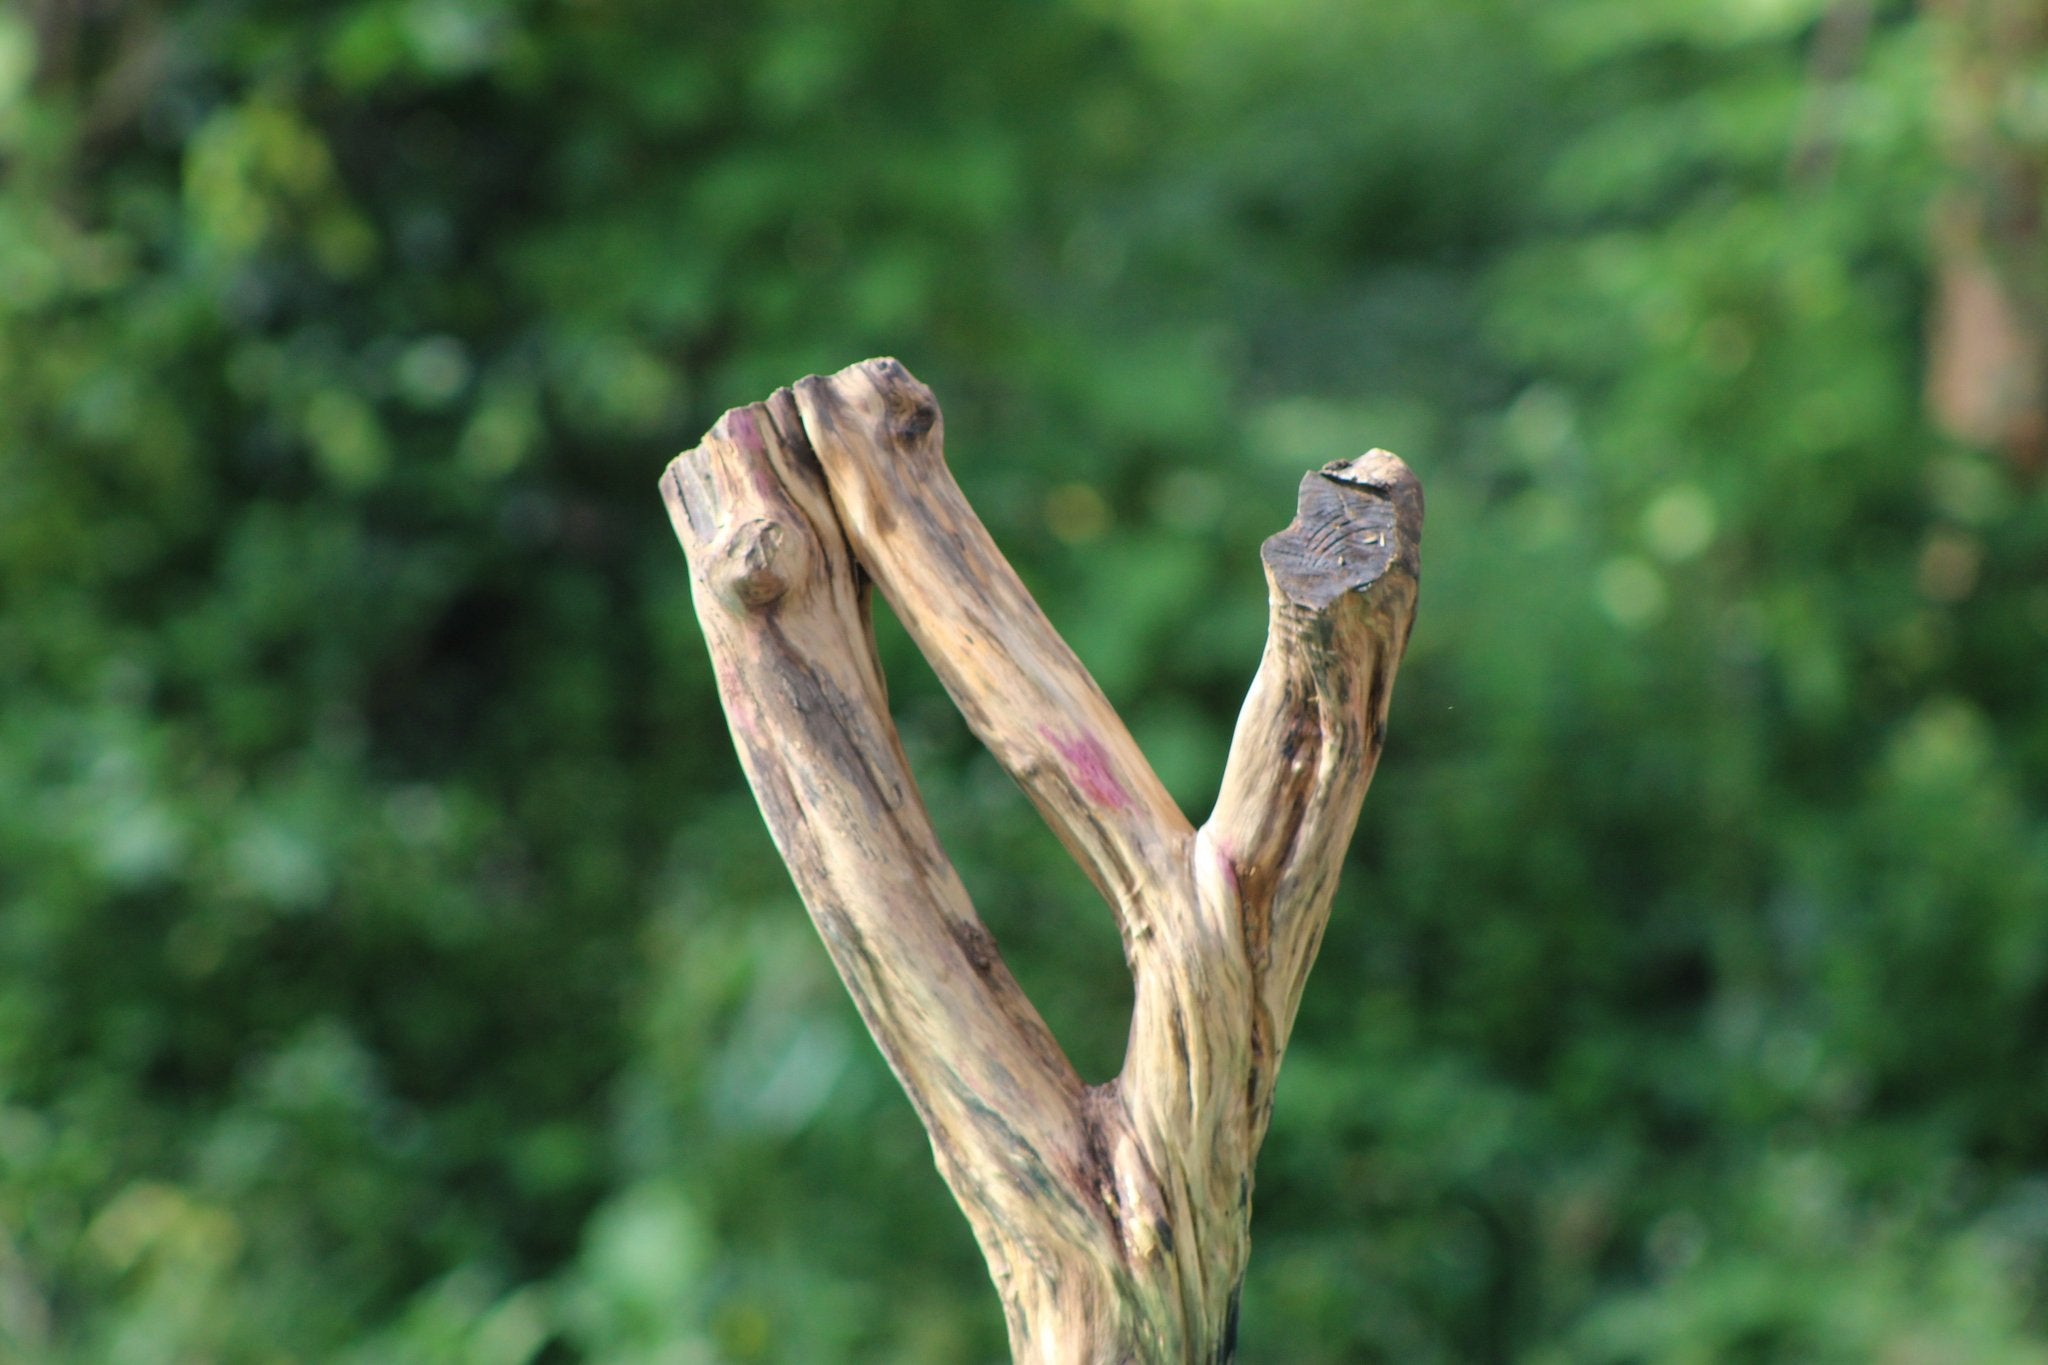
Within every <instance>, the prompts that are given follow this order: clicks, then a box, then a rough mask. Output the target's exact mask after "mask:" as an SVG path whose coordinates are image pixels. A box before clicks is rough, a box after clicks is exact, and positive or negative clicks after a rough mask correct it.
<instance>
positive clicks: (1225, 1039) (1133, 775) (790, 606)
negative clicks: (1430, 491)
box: [661, 360, 1422, 1365]
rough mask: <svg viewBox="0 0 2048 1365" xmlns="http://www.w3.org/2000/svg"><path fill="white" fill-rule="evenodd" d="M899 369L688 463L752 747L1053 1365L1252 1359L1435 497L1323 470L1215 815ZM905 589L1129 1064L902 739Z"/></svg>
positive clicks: (668, 493)
mask: <svg viewBox="0 0 2048 1365" xmlns="http://www.w3.org/2000/svg"><path fill="white" fill-rule="evenodd" d="M944 433H945V422H944V417H943V415H942V414H941V413H940V411H939V407H938V404H937V402H936V401H935V400H934V399H933V398H932V395H931V392H930V390H929V389H926V388H925V387H924V386H923V385H922V384H920V383H918V382H917V380H916V379H914V378H912V377H911V376H910V374H909V372H908V371H906V370H904V369H903V367H902V366H901V365H899V364H897V363H896V362H895V361H893V360H880V361H869V362H867V363H865V364H862V365H857V366H854V367H852V368H851V369H848V370H845V371H842V372H841V373H840V374H837V375H834V376H832V377H830V378H816V377H813V378H810V379H806V380H803V381H801V382H800V383H798V384H796V385H794V386H792V387H791V388H788V389H781V390H778V391H777V392H776V393H775V394H773V395H772V396H771V397H770V398H769V399H768V400H767V401H766V402H764V403H757V404H752V405H750V406H748V407H745V408H738V409H734V410H733V411H732V412H730V413H728V414H726V416H725V417H724V418H722V419H721V420H720V421H719V423H718V424H717V425H716V426H715V427H713V429H712V431H711V432H710V433H709V434H708V435H707V436H706V437H705V439H704V442H703V443H702V444H700V445H699V446H698V447H697V448H696V449H695V450H692V451H690V452H687V453H686V454H684V455H682V456H681V457H679V458H678V459H677V460H676V461H675V462H674V463H673V464H672V465H671V466H670V467H669V470H668V471H667V473H666V474H665V475H664V477H663V480H662V485H661V487H662V495H663V497H664V499H665V500H666V501H667V502H668V504H669V510H670V515H671V520H672V521H673V523H674V525H675V528H676V535H677V537H678V539H679V540H681V542H682V544H683V548H684V550H685V551H686V552H687V554H688V555H689V559H690V565H691V573H692V579H693V586H694V589H695V598H696V604H697V614H698V619H699V621H700V622H701V623H702V624H703V627H704V633H705V638H706V642H707V643H708V644H709V646H710V649H711V654H712V659H713V664H714V672H715V675H716V677H717V679H718V688H719V695H720V698H721V700H722V701H723V703H724V705H725V708H726V713H727V716H728V719H729V720H730V721H731V724H732V729H733V735H734V739H735V742H736V744H737V746H738V749H739V752H740V757H741V762H742V765H743V766H744V768H745V769H746V772H747V775H748V780H749V781H750V782H752V784H753V786H754V791H755V794H756V796H757V797H758V798H759V800H760V804H761V809H762V813H763V815H764V816H765V817H766V819H767V821H768V825H769V828H770V830H771V832H773V834H774V835H775V840H776V845H777V847H778V848H779V849H780V850H781V852H782V855H783V858H784V860H785V861H786V862H787V863H788V865H789V868H790V872H791V875H792V877H793V879H794V880H795V882H796V885H797V889H798V890H799V892H801V893H802V895H803V898H804V902H805V904H806V905H807V906H808V907H809V909H810V912H811V915H812V918H813V919H814V921H815V922H816V924H817V927H818V932H819V936H820V938H821V939H822V940H823V942H824V944H825V947H826V950H827V952H828V953H829V954H830V955H831V957H832V960H833V963H834V965H835V966H836V967H837V968H838V970H839V973H840V975H841V977H842V979H844V981H845V982H846V985H847V989H848V992H849V993H850V994H851V996H852V997H853V1001H854V1004H855V1006H856V1008H857V1009H858V1010H859V1012H860V1015H861V1018H862V1020H863V1021H864V1022H865V1023H866V1024H867V1026H868V1029H869V1031H870V1032H871V1033H873V1035H874V1037H875V1040H876V1043H877V1044H878V1046H879V1047H880V1048H881V1051H882V1054H883V1056H884V1057H885V1058H886V1059H887V1060H888V1063H889V1066H890V1068H891V1069H892V1070H893V1071H894V1072H895V1074H896V1076H897V1079H898V1080H899V1081H901V1082H902V1084H903V1088H904V1090H905V1091H906V1093H907V1094H908V1095H909V1096H910V1099H911V1102H912V1105H913V1107H914V1108H915V1109H916V1111H917V1114H918V1117H919V1119H920V1121H921V1122H922V1123H923V1124H924V1125H925V1128H926V1130H927V1131H928V1132H929V1133H930V1135H931V1140H932V1152H933V1157H934V1160H935V1162H936V1163H937V1165H938V1167H939V1170H940V1172H941V1173H942V1174H943V1175H944V1177H945V1179H946V1181H947V1183H948V1185H949V1186H951V1188H952V1190H953V1193H954V1195H955V1197H956V1198H957V1199H958V1201H959V1203H960V1206H961V1209H962V1210H963V1212H965V1213H966V1215H967V1218H968V1221H969V1223H970V1225H971V1226H972V1227H973V1229H974V1233H975V1237H976V1239H977V1240H978V1241H979V1242H980V1244H981V1248H982V1251H983V1253H984V1254H985V1256H986V1257H987V1259H988V1263H989V1268H990V1273H991V1275H992V1277H993V1278H994V1280H995V1282H996V1286H997V1289H998V1291H999V1293H1000V1295H1001V1297H1002V1301H1003V1307H1004V1313H1005V1316H1006V1318H1007V1321H1008V1325H1009V1331H1010V1339H1011V1346H1012V1351H1013V1353H1014V1355H1015V1358H1016V1359H1017V1360H1018V1361H1020V1362H1031V1363H1032V1365H1054V1362H1060V1365H1066V1363H1067V1362H1078V1363H1080V1365H1107V1363H1108V1362H1112V1361H1126V1362H1130V1363H1131V1365H1194V1362H1212V1361H1213V1362H1227V1361H1232V1360H1234V1359H1235V1356H1236V1338H1237V1319H1238V1292H1237V1291H1238V1285H1239V1283H1240V1282H1241V1280H1242V1278H1243V1274H1244V1263H1245V1256H1246V1254H1247V1250H1248V1246H1249V1243H1248V1240H1247V1231H1248V1228H1249V1223H1250V1217H1251V1164H1252V1161H1253V1160H1254V1158H1255V1157H1256V1155H1257V1151H1258V1147H1259V1143H1260V1141H1261V1139H1262V1138H1263V1136H1264V1133H1265V1130H1266V1124H1267V1121H1268V1118H1269V1117H1270V1114H1271V1109H1272V1096H1273V1083H1274V1079H1275V1077H1276V1075H1277V1073H1278V1070H1279V1066H1280V1059H1281V1056H1282V1055H1283V1053H1284V1052H1285V1049H1286V1043H1287V1036H1288V1033H1289V1031H1290V1029H1291V1027H1292V1024H1293V1019H1294V1011H1295V1007H1296V1004H1297V1003H1298V1001H1299V997H1300V990H1301V986H1302V983H1303V981H1304V980H1305V978H1306V975H1307V971H1308V966H1309V964H1310V963H1311V962H1312V961H1313V960H1314V957H1315V953H1316V950H1317V947H1318V945H1319V944H1320V943H1321V940H1322V934H1323V929H1324V926H1325V925H1326V923H1327V920H1328V912H1329V902H1330V896H1331V894H1332V893H1333V892H1334V890H1335V887H1336V878H1337V871H1338V868H1339V866H1340V864H1341V861H1342V857H1343V851H1344V847H1345V844H1346V843H1347V842H1348V840H1349V837H1350V832H1351V828H1352V825H1353V823H1354V821H1355V820H1356V817H1357V812H1358V806H1359V802H1360V800H1361V799H1362V798H1363V796H1364V793H1365V788H1366V784H1367V782H1368V781H1369V780H1370V778H1371V773H1372V767H1373V764H1374V762H1375V760H1376V759H1377V757H1378V753H1379V748H1380V745H1381V743H1382V741H1383V738H1384V733H1385V729H1384V727H1385V715H1386V706H1387V697H1388V693H1389V691H1390V689H1391V687H1392V683H1393V676H1394V670H1395V667H1396V665H1397V664H1398V662H1399V659H1400V655H1401V649H1402V646H1403V644H1405V642H1406V639H1407V634H1408V630H1409V628H1410V626H1411V624H1412V615H1413V609H1414V601H1415V582H1416V577H1417V573H1418V570H1419V560H1418V558H1417V549H1416V546H1417V543H1418V537H1419V534H1420V529H1421V517H1422V501H1421V494H1420V491H1419V489H1418V488H1417V486H1416V484H1415V481H1414V479H1413V477H1412V476H1411V475H1410V474H1409V473H1408V471H1407V469H1406V467H1405V466H1403V465H1402V464H1401V463H1400V461H1398V460H1396V459H1394V458H1393V457H1392V456H1390V455H1386V454H1385V453H1384V452H1377V451H1376V452H1373V453H1371V454H1368V455H1366V456H1363V457H1361V458H1360V459H1357V460H1350V461H1340V462H1338V463H1335V464H1332V465H1329V466H1326V467H1325V468H1324V469H1323V470H1321V471H1319V472H1317V473H1314V474H1311V475H1309V476H1307V477H1306V478H1305V479H1304V480H1303V483H1302V488H1301V497H1300V505H1299V509H1298V512H1297V515H1296V518H1295V520H1294V522H1293V523H1292V524H1291V525H1289V526H1288V528H1287V529H1286V530H1284V531H1282V532H1280V533H1279V534H1278V535H1276V536H1274V537H1273V538H1271V539H1270V540H1268V541H1267V543H1266V545H1265V547H1264V549H1263V550H1262V558H1263V560H1264V562H1265V566H1266V576H1267V583H1268V586H1269V589H1270V591H1271V597H1272V626H1271V631H1270V634H1269V636H1268V640H1267V645H1266V652H1265V657H1264V658H1263V660H1262V661H1261V663H1260V665H1259V672H1258V676H1257V678H1256V679H1255V680H1254V682H1253V684H1252V690H1251V695H1250V696H1249V698H1248V699H1247V701H1246V703H1245V708H1244V714H1243V715H1242V717H1240V720H1239V724H1238V730H1237V735H1236V737H1235V739H1234V740H1233V741H1232V745H1231V755H1230V760H1229V764H1228V767H1227V768H1226V770H1225V774H1224V781H1223V790H1222V793H1221V796H1220V797H1219V799H1218V802H1217V806H1216V810H1215V812H1214V813H1212V815H1211V816H1210V818H1209V820H1208V822H1207V823H1206V824H1204V825H1203V826H1202V827H1201V829H1200V830H1199V831H1198V830H1196V829H1195V828H1193V827H1192V826H1191V825H1190V824H1189V823H1188V821H1187V819H1186V818H1185V817H1184V816H1183V815H1182V814H1181V812H1180V811H1179V810H1178V809H1177V808H1176V807H1175V806H1174V804H1173V802H1172V800H1171V799H1170V798H1169V797H1168V796H1167V794H1166V791H1165V789H1164V787H1162V786H1161V785H1160V783H1159V781H1158V779H1157V777H1155V776H1154V775H1153V773H1152V771H1151V769H1150V767H1149V766H1148V765H1147V764H1146V763H1145V760H1144V757H1143V755H1142V754H1140V753H1139V752H1138V749H1137V746H1136V744H1135V743H1133V742H1132V740H1131V738H1130V735H1129V733H1128V731H1126V730H1125V729H1124V727H1123V724H1122V722H1121V721H1120V720H1119V719H1118V718H1117V716H1116V713H1115V711H1114V710H1112V709H1111V708H1110V706H1109V703H1108V702H1107V701H1106V700H1105V699H1104V698H1103V696H1102V694H1101V692H1100V690H1099V689H1098V688H1096V686H1095V684H1094V682H1093V681H1092V680H1091V679H1090V678H1089V677H1088V674H1087V672H1086V670H1085V669H1084V668H1082V666H1081V664H1080V661H1079V660H1078V659H1076V658H1075V657H1074V655H1073V653H1072V651H1070V650H1069V649H1067V647H1066V645H1065V644H1064V643H1063V642H1062V641H1061V640H1060V638H1059V636H1058V634H1057V633H1056V632H1054V631H1053V629H1052V626H1051V625H1050V623H1048V622H1047V621H1046V620H1045V617H1044V615H1043V614H1042V613H1041V612H1039V610H1038V608H1037V606H1036V604H1034V603H1033V602H1032V600H1031V597H1030V594H1029V593H1028V592H1026V591H1025V589H1024V586H1023V584H1022V583H1021V582H1020V581H1019V580H1018V578H1017V576H1016V574H1015V573H1014V572H1013V571H1012V570H1011V568H1010V566H1009V564H1008V563H1007V562H1006V561H1005V560H1004V559H1003V557H1002V555H1001V553H1000V552H999V551H998V550H997V549H996V547H995V544H994V542H993V541H991V540H990V539H989V537H988V533H987V532H986V531H985V530H984V529H983V527H982V526H981V523H980V522H979V521H978V520H977V519H976V518H975V516H974V514H973V512H972V510H971V509H970V508H968V506H967V504H966V501H965V499H964V498H962V497H961V496H960V492H959V489H958V488H957V486H955V484H954V483H953V480H952V477H951V475H950V474H949V473H948V472H947V470H946V466H945V458H944ZM871 582H872V583H873V584H875V585H878V586H879V587H880V588H881V589H882V591H883V592H884V593H885V594H886V595H887V596H888V597H889V599H890V601H891V602H892V604H893V605H894V606H895V608H896V611H897V614H898V615H899V616H900V617H901V619H902V620H903V622H904V624H905V626H906V627H907V628H908V629H909V631H910V633H911V635H912V637H913V638H914V639H915V640H916V641H917V643H918V645H919V647H920V648H922V649H923V650H924V652H925V654H926V656H927V658H929V659H930V660H931V662H932V665H933V667H934V669H935V670H936V671H937V672H938V674H939V676H940V678H941V680H942V681H943V682H944V684H945V686H946V688H947V690H948V692H949V693H951V695H952V696H953V698H954V700H955V701H956V702H957V703H958V705H959V706H960V709H961V713H962V714H963V715H964V716H965V717H966V718H967V720H968V723H969V725H970V726H971V727H972V728H973V730H974V732H975V733H976V734H977V735H978V736H979V737H980V738H981V739H982V741H983V742H984V743H985V744H987V745H988V747H989V749H990V751H991V752H992V753H994V754H995V756H996V757H997V759H998V760H999V761H1000V762H1002V763H1003V765H1004V766H1005V767H1006V768H1007V769H1008V770H1009V771H1010V773H1011V775H1012V776H1013V777H1015V778H1016V780H1017V782H1018V783H1019V785H1020V786H1022V787H1023V788H1024V790H1025V792H1026V793H1027V794H1028V795H1029V796H1030V798H1031V800H1032V803H1033V804H1034V805H1035V806H1036V807H1037V808H1038V809H1039V811H1040V812H1041V813H1042V814H1043V815H1044V817H1045V819H1046V820H1047V822H1048V823H1049V824H1051V825H1052V827H1053V829H1054V830H1055V832H1056V833H1057V834H1058V835H1059V837H1060V839H1061V842H1062V843H1064V844H1065V845H1066V846H1067V848H1068V849H1069V850H1070V851H1071V852H1072V853H1073V854H1074V856H1075V858H1076V859H1077V860H1078V861H1079V862H1080V863H1081V865H1082V866H1083V867H1084V868H1085V869H1086V870H1087V871H1088V874H1089V876H1090V878H1091V879H1092V880H1093V881H1094V882H1095V884H1096V886H1097V887H1098V888H1100V889H1101V891H1102V893H1103V895H1104V896H1105V898H1107V899H1108V900H1109V902H1110V904H1111V906H1112V907H1113V909H1114V910H1115V912H1116V914H1117V919H1118V925H1119V928H1120V929H1121V931H1122V933H1123V936H1124V944H1125V952H1126V954H1127V956H1128V957H1129V960H1130V963H1131V970H1132V974H1133V978H1134V981H1135V984H1136V1006H1135V1010H1134V1014H1133V1019H1132V1027H1131V1044H1130V1051H1129V1053H1128V1055H1127V1056H1126V1058H1125V1063H1124V1067H1123V1070H1122V1072H1121V1074H1120V1075H1119V1076H1118V1077H1117V1078H1116V1079H1115V1080H1113V1081H1111V1082H1109V1083H1108V1084H1106V1085H1102V1086H1094V1087H1086V1086H1083V1085H1082V1084H1081V1082H1080V1080H1079V1078H1078V1077H1077V1076H1075V1074H1074V1071H1073V1068H1072V1066H1071V1065H1069V1063H1068V1062H1067V1059H1066V1057H1065V1056H1064V1054H1062V1053H1061V1051H1060V1049H1059V1045H1058V1044H1057V1043H1056V1042H1055V1041H1054V1040H1053V1038H1052V1035H1051V1033H1050V1031H1048V1030H1047V1029H1046V1027H1045V1025H1044V1023H1043V1021H1042V1020H1040V1018H1039V1017H1038V1014H1037V1012H1036V1011H1035V1010H1033V1009H1032V1007H1031V1003H1030V1001H1029V1000H1028V999H1026V998H1025V996H1024V994H1023V992H1022V991H1021V990H1020V989H1019V988H1018V986H1017V983H1016V981H1015V979H1014V978H1013V977H1012V976H1011V975H1010V972H1009V969H1008V968H1007V967H1006V966H1005V965H1004V963H1003V961H1002V956H1001V953H1000V952H999V950H998V948H997V945H996V942H995V939H994V938H993V936H991V935H990V934H989V932H988V930H987V929H986V928H985V927H984V926H983V925H982V924H981V922H980V920H979V919H978V918H977V917H976V916H975V914H974V910H973V907H972V906H971V905H970V904H969V903H968V900H967V896H966V892H965V891H964V890H963V889H962V888H961V886H960V882H959V878H958V876H957V875H956V874H955V873H954V871H953V868H952V865H951V863H950V862H949V861H948V860H947V859H946V856H945V853H944V851H943V850H942V849H941V848H940V847H939V845H938V841H937V839H936V837H935V836H934V835H933V834H932V831H931V823H930V819H929V816H928V814H927V813H926V810H925V807H924V802H923V799H922V797H920V796H919V794H918V792H917V788H916V784H915V783H914V782H913V781H912V779H911V777H910V773H909V767H908V764H907V763H906V762H905V761H904V757H903V749H902V743H901V741H900V739H899V738H898V737H897V735H896V731H895V728H894V726H893V724H891V722H890V720H889V716H888V709H887V691H886V686H885V683H884V680H883V678H882V676H881V670H880V667H879V664H878V663H877V661H876V654H875V644H874V637H873V632H872V630H871V628H870V613H869V600H870V599H869V588H870V583H871Z"/></svg>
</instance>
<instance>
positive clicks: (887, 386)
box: [871, 356, 939, 445]
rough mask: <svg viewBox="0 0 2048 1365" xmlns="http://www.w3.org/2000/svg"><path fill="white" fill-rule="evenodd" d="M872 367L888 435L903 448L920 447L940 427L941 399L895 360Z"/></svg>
mask: <svg viewBox="0 0 2048 1365" xmlns="http://www.w3.org/2000/svg"><path fill="white" fill-rule="evenodd" d="M872 364H873V367H874V368H873V370H872V371H871V374H872V377H873V381H874V385H875V388H876V390H877V391H878V392H880V394H881V395H882V405H883V413H884V418H885V421H886V423H887V425H888V430H889V435H890V436H891V437H893V438H894V439H895V440H896V441H897V442H899V443H900V444H903V445H916V444H918V443H919V442H920V441H922V440H923V439H924V438H925V437H926V436H928V435H929V434H930V433H931V430H932V428H933V427H935V426H937V425H938V424H939V400H938V399H937V398H935V397H933V396H932V391H931V390H930V389H928V388H926V387H925V386H924V385H923V384H921V383H919V382H918V381H917V380H916V379H915V378H913V377H912V376H911V373H910V371H908V370H906V369H904V368H903V366H902V364H901V363H900V362H899V361H897V360H895V359H894V358H893V357H889V356H884V357H883V358H881V359H880V360H877V361H874V362H872Z"/></svg>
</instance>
